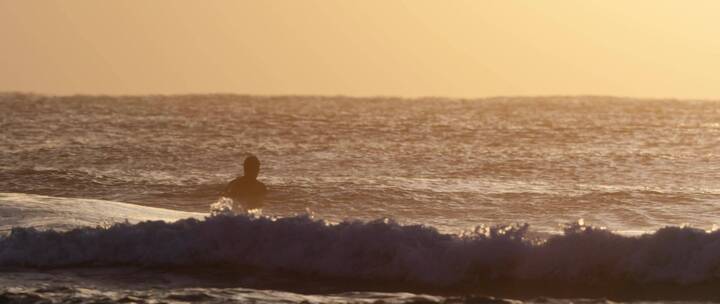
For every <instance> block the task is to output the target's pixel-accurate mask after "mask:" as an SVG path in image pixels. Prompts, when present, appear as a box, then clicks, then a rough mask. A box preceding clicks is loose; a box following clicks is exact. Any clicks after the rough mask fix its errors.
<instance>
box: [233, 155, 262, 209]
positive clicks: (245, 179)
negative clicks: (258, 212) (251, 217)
mask: <svg viewBox="0 0 720 304" xmlns="http://www.w3.org/2000/svg"><path fill="white" fill-rule="evenodd" d="M243 169H244V175H243V176H240V177H237V178H235V179H234V180H233V181H231V182H230V183H229V184H228V185H227V187H225V191H223V193H222V196H224V197H229V198H232V199H233V200H234V201H235V202H236V203H240V204H241V205H242V206H243V207H244V208H245V210H251V209H258V208H261V207H262V201H263V199H264V198H265V194H266V193H267V188H266V187H265V184H263V183H261V182H259V181H258V180H257V176H258V173H260V160H259V159H258V158H257V157H255V156H254V155H250V156H248V157H246V158H245V162H244V163H243Z"/></svg>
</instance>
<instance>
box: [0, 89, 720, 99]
mask: <svg viewBox="0 0 720 304" xmlns="http://www.w3.org/2000/svg"><path fill="white" fill-rule="evenodd" d="M3 95H24V96H42V97H53V98H64V97H120V98H138V97H190V96H237V97H255V98H289V97H305V98H313V97H314V98H345V99H376V98H382V99H401V100H425V99H447V100H485V99H499V98H511V99H524V98H611V99H634V100H656V101H667V100H684V101H720V98H696V97H687V98H685V97H657V96H630V95H612V94H513V95H487V96H476V97H467V96H451V95H446V96H443V95H418V96H403V95H389V94H368V95H350V94H307V93H300V94H266V93H238V92H214V93H201V92H196V93H130V94H109V93H61V94H57V93H42V92H34V91H10V90H9V91H2V90H0V96H3Z"/></svg>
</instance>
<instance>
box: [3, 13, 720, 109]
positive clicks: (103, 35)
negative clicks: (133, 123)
mask: <svg viewBox="0 0 720 304" xmlns="http://www.w3.org/2000/svg"><path fill="white" fill-rule="evenodd" d="M0 91H32V92H38V93H51V94H75V93H84V94H155V93H160V94H172V93H212V92H225V93H248V94H323V95H328V94H343V95H358V96H367V95H399V96H428V95H432V96H451V97H483V96H497V95H549V94H552V95H554V94H562V95H568V94H601V95H621V96H638V97H678V98H712V99H717V98H720V1H714V0H707V1H703V0H695V1H662V0H654V1H645V0H634V1H624V0H623V1H612V0H602V1H591V0H584V1H579V0H548V1H512V0H499V1H480V0H478V1H423V0H413V1H391V0H362V1H309V0H307V1H306V0H303V1H296V0H292V1H291V0H287V1H279V0H262V1H261V0H258V1H229V0H228V1H223V0H209V1H200V0H198V1H184V0H153V1H139V0H138V1H134V0H128V1H98V0H72V1H71V0H68V1H51V0H0Z"/></svg>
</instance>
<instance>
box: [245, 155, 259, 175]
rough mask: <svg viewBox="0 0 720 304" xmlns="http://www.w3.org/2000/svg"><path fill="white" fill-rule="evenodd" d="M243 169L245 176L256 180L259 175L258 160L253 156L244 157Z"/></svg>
mask: <svg viewBox="0 0 720 304" xmlns="http://www.w3.org/2000/svg"><path fill="white" fill-rule="evenodd" d="M243 169H245V176H247V177H252V178H257V176H258V173H260V160H259V159H258V158H257V157H255V155H250V156H248V157H246V158H245V162H244V163H243Z"/></svg>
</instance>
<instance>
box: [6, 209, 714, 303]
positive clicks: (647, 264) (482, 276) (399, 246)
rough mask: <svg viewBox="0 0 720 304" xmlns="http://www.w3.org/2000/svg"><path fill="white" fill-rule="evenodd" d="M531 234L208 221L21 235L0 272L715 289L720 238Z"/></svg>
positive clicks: (667, 232)
mask: <svg viewBox="0 0 720 304" xmlns="http://www.w3.org/2000/svg"><path fill="white" fill-rule="evenodd" d="M528 228H529V227H528V226H527V225H519V226H506V227H500V226H498V227H479V228H477V229H476V230H475V231H472V232H468V233H464V234H459V235H455V234H443V233H440V232H438V231H437V230H436V229H434V228H432V227H427V226H422V225H401V224H398V223H396V222H394V221H392V220H387V219H385V220H377V221H371V222H360V221H346V222H341V223H328V222H325V221H322V220H316V219H313V218H312V217H310V216H296V217H287V218H271V217H253V216H212V217H208V218H206V219H204V220H198V219H184V220H179V221H177V222H174V223H167V222H163V221H146V222H141V223H138V224H130V223H120V224H115V225H113V226H110V227H107V228H101V227H97V228H90V227H86V228H78V229H74V230H70V231H66V232H57V231H52V230H49V231H40V230H36V229H34V228H14V229H13V230H12V231H11V233H10V234H9V235H7V236H5V237H3V238H1V239H0V267H6V268H23V267H30V268H64V267H118V266H134V267H143V268H149V269H151V268H155V267H162V268H164V267H171V268H172V269H181V268H196V267H209V268H222V269H238V271H240V269H247V268H252V269H259V270H262V271H269V272H277V273H293V274H294V275H296V276H299V277H313V278H317V277H321V278H332V279H339V280H344V281H349V282H362V281H373V282H388V283H389V284H398V285H404V286H416V287H422V288H424V289H428V288H429V289H432V290H467V289H483V288H497V287H498V286H505V287H507V286H514V287H519V286H531V285H537V284H544V287H543V288H544V290H546V291H547V290H553V287H552V286H558V287H557V288H560V287H559V286H562V288H570V287H572V286H581V287H593V288H594V287H603V288H612V287H613V286H615V287H617V286H619V285H622V286H626V287H627V286H656V287H657V286H671V287H672V286H675V287H677V288H686V287H688V286H706V285H708V284H710V285H715V284H718V283H720V280H719V278H720V232H718V231H704V230H698V229H694V228H688V227H666V228H663V229H660V230H658V231H656V232H654V233H651V234H644V235H641V236H622V235H618V234H615V233H612V232H610V231H607V230H603V229H598V228H593V227H587V226H583V225H582V224H574V225H571V226H569V227H567V228H566V229H565V232H564V234H562V235H556V236H551V237H549V238H548V239H545V240H532V239H530V238H528V237H527V232H528ZM578 290H582V289H575V291H578ZM578 292H579V291H578ZM655 293H656V294H657V291H655Z"/></svg>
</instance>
